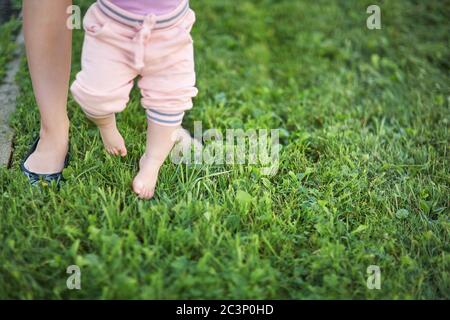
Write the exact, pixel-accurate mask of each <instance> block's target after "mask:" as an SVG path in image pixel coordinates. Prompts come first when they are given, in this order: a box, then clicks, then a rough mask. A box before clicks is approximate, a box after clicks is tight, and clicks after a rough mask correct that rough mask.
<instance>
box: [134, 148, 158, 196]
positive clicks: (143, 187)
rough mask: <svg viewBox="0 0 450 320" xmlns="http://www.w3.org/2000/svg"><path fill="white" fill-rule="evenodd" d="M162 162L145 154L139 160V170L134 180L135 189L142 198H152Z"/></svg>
mask: <svg viewBox="0 0 450 320" xmlns="http://www.w3.org/2000/svg"><path fill="white" fill-rule="evenodd" d="M161 165H162V162H161V161H159V160H156V159H152V158H151V157H148V156H147V154H144V155H143V156H142V158H141V160H140V161H139V172H138V174H137V175H136V177H135V178H134V180H133V191H134V192H135V193H136V194H137V195H138V197H139V198H141V199H151V198H153V195H154V193H155V187H156V182H157V181H158V173H159V169H160V168H161Z"/></svg>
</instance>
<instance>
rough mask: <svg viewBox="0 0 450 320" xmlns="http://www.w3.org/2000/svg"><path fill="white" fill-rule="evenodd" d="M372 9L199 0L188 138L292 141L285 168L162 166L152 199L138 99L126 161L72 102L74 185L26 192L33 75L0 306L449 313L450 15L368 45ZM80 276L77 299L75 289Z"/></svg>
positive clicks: (411, 14) (388, 10)
mask: <svg viewBox="0 0 450 320" xmlns="http://www.w3.org/2000/svg"><path fill="white" fill-rule="evenodd" d="M86 2H88V1H84V2H83V3H82V5H83V10H85V9H86V7H87V6H86ZM369 4H372V3H371V2H368V1H359V0H346V1H325V0H317V1H291V0H280V1H273V0H255V1H249V0H247V1H244V0H243V1H239V4H236V3H234V2H232V1H220V0H215V1H212V0H195V1H192V6H193V8H194V9H195V10H196V13H197V24H196V26H195V28H194V31H193V35H194V40H195V44H196V61H197V72H198V87H199V90H200V94H199V96H198V98H197V99H196V100H195V108H194V109H193V110H192V111H191V112H189V114H188V116H187V118H186V119H185V126H186V127H188V128H190V129H192V127H193V122H194V121H197V120H198V121H202V122H203V127H204V128H205V129H206V128H219V129H222V130H225V129H227V128H243V129H250V128H256V129H264V128H266V129H272V128H282V129H283V130H282V133H283V134H282V137H281V142H282V144H283V147H282V151H281V163H280V170H279V172H278V174H277V175H275V176H273V177H270V176H262V175H261V174H260V171H259V170H258V169H257V168H256V167H254V166H253V167H252V166H245V165H243V166H207V165H202V166H186V165H174V164H172V163H170V162H167V163H166V164H165V165H164V167H163V169H162V172H161V178H160V182H159V186H158V190H157V194H156V199H154V200H152V201H139V200H137V199H136V197H135V196H134V195H133V194H132V192H131V191H130V183H131V180H132V178H133V175H134V174H135V173H136V170H137V161H138V159H139V157H140V155H141V153H142V151H143V148H144V141H145V125H146V123H145V115H144V113H143V111H142V108H141V107H140V106H139V97H138V95H137V93H136V92H134V93H133V99H132V101H131V103H130V105H129V107H128V108H127V110H126V111H125V112H124V113H123V114H121V115H119V117H118V121H119V126H120V129H121V131H122V132H123V134H124V137H125V139H126V141H127V143H128V149H129V155H128V156H127V157H126V158H125V159H116V158H113V157H110V156H108V155H106V154H105V152H104V151H103V149H102V145H101V141H100V139H99V135H98V133H97V130H96V129H95V128H94V127H93V126H92V125H91V124H89V122H88V121H87V120H86V119H85V117H84V116H83V114H82V112H81V111H80V109H79V108H78V107H77V105H76V104H75V103H74V102H73V100H70V102H69V113H70V118H71V121H72V127H71V139H72V140H71V142H72V162H71V165H70V169H69V170H68V171H66V176H67V178H68V182H67V183H66V184H64V185H63V187H62V188H61V189H60V190H59V191H57V190H56V189H55V188H53V187H43V188H41V189H37V188H31V187H29V186H28V184H27V182H26V180H25V179H24V178H23V177H22V175H21V173H20V171H19V169H18V164H19V161H20V159H21V158H22V156H23V155H24V153H25V152H26V150H27V148H28V147H29V145H30V143H31V141H32V137H33V136H34V135H35V134H36V132H37V130H38V127H39V124H38V119H39V118H38V112H37V107H36V103H35V101H34V98H33V94H32V90H31V84H30V80H29V77H28V74H27V70H26V68H25V64H24V65H23V68H22V70H21V74H20V75H19V76H18V79H19V83H20V86H21V89H22V93H21V95H20V98H19V101H18V110H17V112H16V114H15V116H14V118H13V119H12V124H13V126H14V127H15V128H16V130H17V131H18V134H17V137H16V152H15V154H14V158H13V167H12V168H11V169H10V170H7V169H0V194H1V197H0V208H1V215H0V243H1V250H0V297H1V298H163V299H165V298H253V299H260V298H289V299H301V298H312V299H317V298H370V299H378V298H388V299H391V298H392V299H410V298H419V299H431V298H440V299H448V298H449V297H450V274H449V271H450V255H449V231H450V224H449V206H450V190H449V189H450V172H449V161H448V159H449V141H450V135H449V121H450V119H449V114H450V113H449V111H450V110H449V100H450V92H449V87H448V84H449V80H450V79H449V61H450V59H449V58H450V54H449V49H448V48H449V37H448V30H449V21H450V19H449V15H448V13H449V10H448V6H447V4H446V2H445V1H438V0H436V1H426V2H425V1H412V0H410V1H408V0H398V1H383V2H381V9H382V24H383V29H382V30H377V31H370V30H368V29H367V28H366V18H367V16H368V15H367V14H366V8H367V6H368V5H369ZM82 37H83V34H82V32H81V31H77V32H75V36H74V43H75V46H74V62H73V74H75V73H76V72H77V71H78V70H79V68H80V64H79V56H80V51H81V42H82ZM237 193H239V194H240V195H241V196H239V197H236V194H237ZM246 193H248V195H249V196H247V195H246ZM242 195H243V196H242ZM402 209H404V210H402ZM72 264H77V265H79V266H80V267H81V271H82V279H81V281H82V283H81V285H82V290H80V291H69V290H67V288H66V279H67V276H68V275H67V274H66V273H65V270H66V268H67V266H69V265H72ZM369 265H378V266H380V268H381V272H382V278H381V281H382V282H381V290H368V289H367V287H366V278H367V274H366V269H367V267H368V266H369Z"/></svg>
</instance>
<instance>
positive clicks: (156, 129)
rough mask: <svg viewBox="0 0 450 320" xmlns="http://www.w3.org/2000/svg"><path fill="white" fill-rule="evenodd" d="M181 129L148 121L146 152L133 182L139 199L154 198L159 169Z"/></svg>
mask: <svg viewBox="0 0 450 320" xmlns="http://www.w3.org/2000/svg"><path fill="white" fill-rule="evenodd" d="M180 128H181V126H163V125H160V124H157V123H155V122H152V121H148V128H147V146H146V150H145V153H144V155H143V156H142V157H141V160H140V162H139V172H138V174H137V176H136V177H135V178H134V180H133V190H134V192H135V193H136V194H137V195H138V196H139V198H141V199H150V198H152V197H153V195H154V193H155V187H156V182H157V180H158V174H159V169H160V168H161V166H162V164H163V163H164V160H166V158H167V157H168V155H169V153H170V151H171V150H172V148H173V146H174V144H175V142H176V133H177V132H178V130H180Z"/></svg>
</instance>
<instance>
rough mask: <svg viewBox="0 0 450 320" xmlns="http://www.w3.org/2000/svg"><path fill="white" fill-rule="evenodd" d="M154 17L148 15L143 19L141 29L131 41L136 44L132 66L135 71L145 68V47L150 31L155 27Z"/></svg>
mask: <svg viewBox="0 0 450 320" xmlns="http://www.w3.org/2000/svg"><path fill="white" fill-rule="evenodd" d="M156 21H157V20H156V16H155V15H154V14H150V15H148V16H146V17H145V19H144V22H143V23H142V26H141V29H140V30H139V32H138V33H137V34H136V36H135V38H134V39H133V40H134V41H135V43H136V51H135V52H136V54H135V57H134V65H135V67H136V69H142V68H143V67H144V66H145V47H146V45H147V43H148V41H149V40H150V36H151V35H152V30H153V28H154V27H155V25H156Z"/></svg>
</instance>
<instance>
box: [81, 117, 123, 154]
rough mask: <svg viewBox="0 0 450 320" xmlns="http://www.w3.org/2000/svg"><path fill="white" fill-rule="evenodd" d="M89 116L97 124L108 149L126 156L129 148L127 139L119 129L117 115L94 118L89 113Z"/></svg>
mask: <svg viewBox="0 0 450 320" xmlns="http://www.w3.org/2000/svg"><path fill="white" fill-rule="evenodd" d="M87 117H88V118H89V120H91V121H92V122H94V123H95V124H96V125H97V127H98V129H99V131H100V135H101V137H102V140H103V145H104V146H105V149H106V151H107V152H108V153H110V154H112V155H115V156H119V155H120V156H122V157H125V156H126V155H127V148H126V146H125V140H124V139H123V137H122V135H121V134H120V132H119V130H118V129H117V124H116V115H115V114H111V115H109V116H107V117H104V118H93V117H90V116H89V115H88V116H87Z"/></svg>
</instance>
